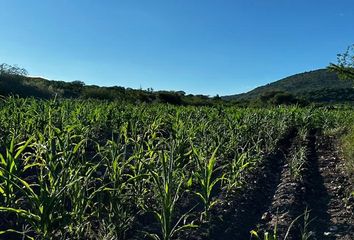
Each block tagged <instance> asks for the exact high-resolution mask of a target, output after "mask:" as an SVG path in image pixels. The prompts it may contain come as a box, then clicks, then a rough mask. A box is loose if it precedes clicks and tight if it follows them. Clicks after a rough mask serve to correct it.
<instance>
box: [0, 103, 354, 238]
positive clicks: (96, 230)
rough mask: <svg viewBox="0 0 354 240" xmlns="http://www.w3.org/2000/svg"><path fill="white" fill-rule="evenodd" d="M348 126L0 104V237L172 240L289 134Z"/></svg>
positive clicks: (291, 113)
mask: <svg viewBox="0 0 354 240" xmlns="http://www.w3.org/2000/svg"><path fill="white" fill-rule="evenodd" d="M344 114H345V116H346V117H345V118H344V117H342V116H343V115H344ZM351 115H352V114H351V111H339V110H338V111H337V110H331V111H328V110H323V109H313V108H308V109H300V108H298V107H282V108H272V109H240V108H235V107H228V108H218V107H192V106H171V105H162V104H161V105H160V104H156V105H144V104H142V105H139V106H136V105H131V104H121V103H118V102H107V101H106V102H105V101H97V100H58V99H53V100H48V101H46V100H35V99H18V98H12V97H11V98H7V99H4V100H2V101H1V102H0V162H1V163H0V218H1V219H3V220H4V219H5V220H4V221H2V222H1V223H0V234H5V235H4V236H6V237H8V238H11V239H15V238H16V237H18V238H20V237H24V238H31V237H33V238H36V239H63V238H65V239H104V238H105V239H116V238H118V239H131V238H138V239H144V238H146V237H147V236H150V237H152V238H155V239H171V238H174V237H176V236H177V235H178V234H181V233H182V232H184V231H189V229H190V228H196V227H198V225H200V224H203V223H205V222H208V220H209V217H210V210H211V209H212V208H214V207H215V206H216V205H218V204H220V201H222V198H220V196H221V195H225V194H228V193H230V192H233V191H235V190H236V189H239V188H242V187H245V186H247V181H246V180H245V178H244V177H245V176H246V175H247V174H248V173H249V172H250V171H252V170H253V169H255V168H257V167H258V166H259V164H260V163H261V162H262V161H263V159H264V156H266V155H268V154H271V153H272V152H273V151H274V150H275V149H276V147H277V143H278V142H279V141H280V139H282V138H284V137H286V136H287V134H288V133H289V131H291V130H293V129H297V128H299V126H301V127H302V128H306V129H313V128H320V129H324V130H330V129H334V128H337V127H344V126H347V125H348V122H350V121H351V120H350V118H349V116H351Z"/></svg>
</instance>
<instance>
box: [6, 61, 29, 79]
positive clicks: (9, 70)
mask: <svg viewBox="0 0 354 240" xmlns="http://www.w3.org/2000/svg"><path fill="white" fill-rule="evenodd" d="M6 75H7V76H9V75H10V76H27V75H28V72H27V70H26V69H24V68H20V67H18V66H17V65H9V64H6V63H2V64H0V76H6Z"/></svg>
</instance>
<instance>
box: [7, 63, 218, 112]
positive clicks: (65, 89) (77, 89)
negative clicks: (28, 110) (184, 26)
mask: <svg viewBox="0 0 354 240" xmlns="http://www.w3.org/2000/svg"><path fill="white" fill-rule="evenodd" d="M26 75H27V72H26V70H25V69H22V68H18V67H14V66H11V65H7V64H1V65H0V95H2V96H11V95H18V96H20V97H35V98H41V99H50V98H54V97H56V98H80V99H98V100H109V101H124V102H127V103H169V104H173V105H198V106H203V105H204V106H207V105H208V106H210V105H217V104H219V103H221V102H222V100H221V99H220V98H210V97H208V96H204V95H186V94H185V93H184V92H183V91H153V90H152V89H148V90H142V89H131V88H124V87H118V86H114V87H99V86H94V85H89V86H86V85H85V84H84V83H83V82H81V81H73V82H64V81H49V80H46V79H44V78H38V77H27V76H26Z"/></svg>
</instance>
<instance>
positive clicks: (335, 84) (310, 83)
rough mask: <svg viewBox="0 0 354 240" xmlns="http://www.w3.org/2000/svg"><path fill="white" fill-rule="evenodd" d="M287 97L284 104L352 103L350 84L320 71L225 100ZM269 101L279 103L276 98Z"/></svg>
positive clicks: (296, 76) (283, 80)
mask: <svg viewBox="0 0 354 240" xmlns="http://www.w3.org/2000/svg"><path fill="white" fill-rule="evenodd" d="M276 93H277V94H278V95H287V96H288V98H287V99H283V100H281V101H280V102H284V103H292V102H294V101H295V102H296V101H297V102H299V103H306V102H310V103H312V102H315V103H316V102H348V101H353V100H354V98H353V91H352V83H351V82H349V81H341V80H340V79H339V77H338V75H337V74H336V73H334V72H330V71H327V70H326V69H320V70H316V71H310V72H305V73H300V74H296V75H293V76H290V77H287V78H284V79H281V80H279V81H276V82H273V83H270V84H267V85H265V86H262V87H258V88H256V89H254V90H252V91H250V92H248V93H244V94H239V95H234V96H228V97H225V99H228V100H236V101H251V102H255V101H259V100H262V98H264V97H267V96H269V95H272V94H273V95H275V94H276ZM271 101H273V102H274V101H279V99H278V100H277V97H275V98H273V99H272V100H271Z"/></svg>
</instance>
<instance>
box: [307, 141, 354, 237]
mask: <svg viewBox="0 0 354 240" xmlns="http://www.w3.org/2000/svg"><path fill="white" fill-rule="evenodd" d="M309 147H310V155H309V156H310V157H309V167H308V172H307V181H306V182H305V189H306V190H305V195H304V202H305V204H307V205H308V206H309V209H310V210H311V212H310V220H312V222H311V224H310V229H311V231H312V232H313V237H312V238H311V239H338V240H352V239H354V218H353V206H352V205H353V204H352V203H350V202H347V201H346V199H347V198H348V195H347V190H348V189H350V182H349V179H348V178H347V176H346V174H345V172H344V166H343V165H344V162H343V159H341V158H340V157H339V155H340V154H339V152H338V150H337V146H336V145H335V139H334V138H331V137H323V136H321V137H320V136H318V137H317V136H313V137H312V139H311V141H310V145H309Z"/></svg>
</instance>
